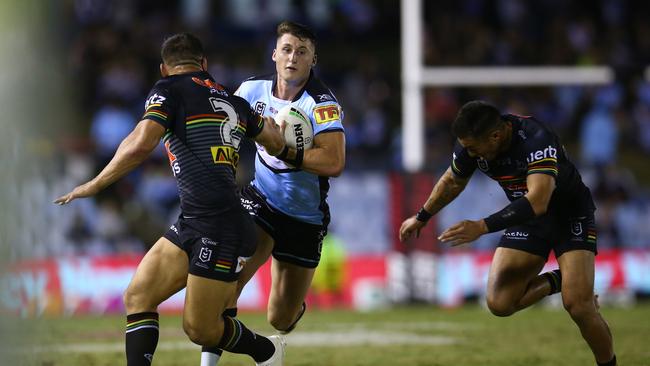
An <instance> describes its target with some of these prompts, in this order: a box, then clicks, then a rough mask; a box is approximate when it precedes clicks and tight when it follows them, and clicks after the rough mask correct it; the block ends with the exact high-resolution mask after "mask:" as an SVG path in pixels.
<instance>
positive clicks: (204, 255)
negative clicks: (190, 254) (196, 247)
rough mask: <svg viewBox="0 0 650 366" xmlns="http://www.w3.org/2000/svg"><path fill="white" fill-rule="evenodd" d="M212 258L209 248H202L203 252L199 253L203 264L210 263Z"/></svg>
mask: <svg viewBox="0 0 650 366" xmlns="http://www.w3.org/2000/svg"><path fill="white" fill-rule="evenodd" d="M210 257H212V250H211V249H208V248H201V252H200V253H199V259H200V260H201V262H208V261H209V260H210Z"/></svg>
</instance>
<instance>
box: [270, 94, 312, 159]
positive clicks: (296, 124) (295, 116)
mask: <svg viewBox="0 0 650 366" xmlns="http://www.w3.org/2000/svg"><path fill="white" fill-rule="evenodd" d="M275 123H277V124H278V125H280V128H282V127H283V125H284V124H286V126H284V141H285V142H286V143H287V145H288V146H289V147H293V148H294V149H300V148H303V149H305V150H308V149H311V147H312V145H313V143H314V128H313V127H312V124H311V121H310V120H309V116H308V115H307V113H305V111H303V110H302V109H300V108H298V107H296V106H292V105H287V106H285V107H283V108H282V109H280V110H279V111H278V114H276V115H275Z"/></svg>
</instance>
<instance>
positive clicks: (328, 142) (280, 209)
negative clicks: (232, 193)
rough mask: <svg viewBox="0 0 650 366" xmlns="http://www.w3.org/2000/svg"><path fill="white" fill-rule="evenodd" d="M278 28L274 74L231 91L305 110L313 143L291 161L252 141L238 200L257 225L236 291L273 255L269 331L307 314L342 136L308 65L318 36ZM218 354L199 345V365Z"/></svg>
mask: <svg viewBox="0 0 650 366" xmlns="http://www.w3.org/2000/svg"><path fill="white" fill-rule="evenodd" d="M276 31H277V32H276V33H277V41H276V47H275V49H274V50H273V55H272V59H273V61H274V62H275V71H276V72H275V73H273V74H271V75H267V76H262V77H253V78H251V79H248V80H246V81H244V82H243V83H242V84H241V85H240V86H239V89H238V90H237V91H236V92H235V94H237V95H239V96H241V97H243V98H244V99H246V100H247V101H248V103H249V104H250V105H251V106H252V107H253V109H254V110H255V111H256V112H257V113H260V114H262V115H265V116H274V115H275V114H276V113H277V112H278V111H279V110H280V109H281V108H282V107H284V106H286V105H288V104H292V105H295V106H298V107H300V108H301V109H303V110H304V111H305V112H307V114H308V115H309V116H310V119H311V122H312V125H313V130H314V145H313V147H312V148H311V149H309V150H305V151H298V155H294V154H293V151H292V152H290V153H289V156H287V157H285V159H284V160H285V161H289V162H290V163H291V164H290V165H288V164H286V163H285V161H282V160H280V159H278V158H277V157H274V156H273V155H272V154H270V152H269V151H268V150H267V149H265V148H264V147H263V146H261V145H260V144H258V145H257V154H256V159H255V178H254V180H253V181H252V182H251V183H250V185H249V186H247V187H246V188H245V189H244V190H243V192H242V204H243V206H244V207H245V208H246V209H247V210H248V212H249V213H250V214H251V215H252V216H253V217H254V218H255V222H256V223H257V250H256V252H255V254H254V255H253V257H252V258H251V259H250V260H249V262H248V264H247V266H246V267H245V268H244V270H243V271H242V273H241V275H240V278H239V285H238V290H239V293H241V289H242V288H243V286H244V285H245V284H246V283H247V282H248V281H249V280H250V279H251V278H252V276H253V275H254V274H255V271H257V269H258V268H259V267H260V266H261V265H262V264H264V263H265V262H266V261H267V259H268V258H269V256H271V254H272V255H273V263H272V273H271V275H272V285H271V293H270V297H269V303H268V312H267V317H268V321H269V323H271V325H272V326H273V327H274V328H275V329H277V330H278V331H280V332H282V333H288V332H290V331H291V330H293V328H294V327H295V326H296V323H297V322H298V320H300V318H301V317H302V315H303V314H304V312H305V307H306V304H305V302H304V300H305V296H306V295H307V291H308V290H309V286H310V284H311V281H312V278H313V276H314V271H315V269H316V266H318V262H319V260H320V253H321V246H322V243H323V237H324V236H325V235H326V234H327V226H328V224H329V221H330V213H329V206H328V205H327V201H326V198H327V193H328V190H329V177H336V176H339V175H340V174H341V172H342V171H343V168H344V166H345V135H344V130H343V125H342V118H343V115H342V112H341V107H340V105H339V104H338V102H337V100H336V98H335V97H334V95H333V94H332V92H331V91H330V90H329V89H328V88H327V87H326V86H325V85H324V84H323V83H322V82H321V81H320V80H319V79H318V78H317V77H316V75H314V72H313V70H312V68H313V67H314V66H315V65H316V37H315V36H314V34H313V33H312V32H311V30H309V29H308V28H307V27H305V26H303V25H300V24H296V23H293V22H288V21H285V22H282V23H280V24H279V25H278V26H277V29H276ZM231 306H232V308H230V309H229V311H230V312H231V314H236V302H233V303H232V304H231ZM220 354H221V353H220V350H219V349H216V348H206V347H204V348H203V354H202V357H201V360H202V361H201V365H202V366H214V365H215V364H216V362H217V360H218V359H219V355H220Z"/></svg>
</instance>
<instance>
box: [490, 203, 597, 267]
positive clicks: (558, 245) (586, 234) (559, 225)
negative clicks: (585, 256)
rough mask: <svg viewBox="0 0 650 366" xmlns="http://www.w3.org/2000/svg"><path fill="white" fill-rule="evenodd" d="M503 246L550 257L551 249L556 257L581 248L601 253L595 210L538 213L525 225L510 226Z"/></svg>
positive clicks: (545, 257)
mask: <svg viewBox="0 0 650 366" xmlns="http://www.w3.org/2000/svg"><path fill="white" fill-rule="evenodd" d="M499 246H500V247H504V248H512V249H519V250H523V251H525V252H528V253H531V254H536V255H539V256H540V257H543V258H544V259H548V255H549V253H550V252H551V249H552V250H553V251H554V252H555V257H556V258H558V257H560V256H561V255H562V254H564V253H566V252H568V251H571V250H578V249H584V250H589V251H592V252H594V254H597V253H598V251H597V248H596V223H595V220H594V214H593V212H592V213H590V214H587V215H585V216H581V217H572V218H558V217H555V216H552V215H543V216H540V217H537V218H535V219H533V220H531V221H529V222H527V223H526V224H524V225H518V226H514V227H511V228H508V229H506V231H505V232H504V234H503V236H502V237H501V241H500V242H499Z"/></svg>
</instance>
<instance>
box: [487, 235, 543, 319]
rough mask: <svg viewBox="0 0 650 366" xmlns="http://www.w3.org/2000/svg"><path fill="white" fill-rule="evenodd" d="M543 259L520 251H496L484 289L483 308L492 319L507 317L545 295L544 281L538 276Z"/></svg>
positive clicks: (501, 249) (504, 249)
mask: <svg viewBox="0 0 650 366" xmlns="http://www.w3.org/2000/svg"><path fill="white" fill-rule="evenodd" d="M545 262H546V260H545V258H544V257H541V256H539V255H536V254H531V253H527V252H525V251H522V250H518V249H512V248H505V247H498V248H497V249H496V251H495V253H494V257H493V259H492V264H491V265H490V272H489V275H488V286H487V305H488V308H489V309H490V311H491V312H492V313H493V314H494V315H496V316H509V315H512V314H513V313H515V312H517V311H518V310H521V309H523V308H525V307H527V306H530V305H531V304H533V303H535V302H537V301H539V299H541V298H542V297H544V296H546V295H548V293H549V290H548V287H546V286H548V281H546V280H545V279H543V278H541V276H538V273H539V272H540V271H541V270H542V268H543V267H544V263H545Z"/></svg>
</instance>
